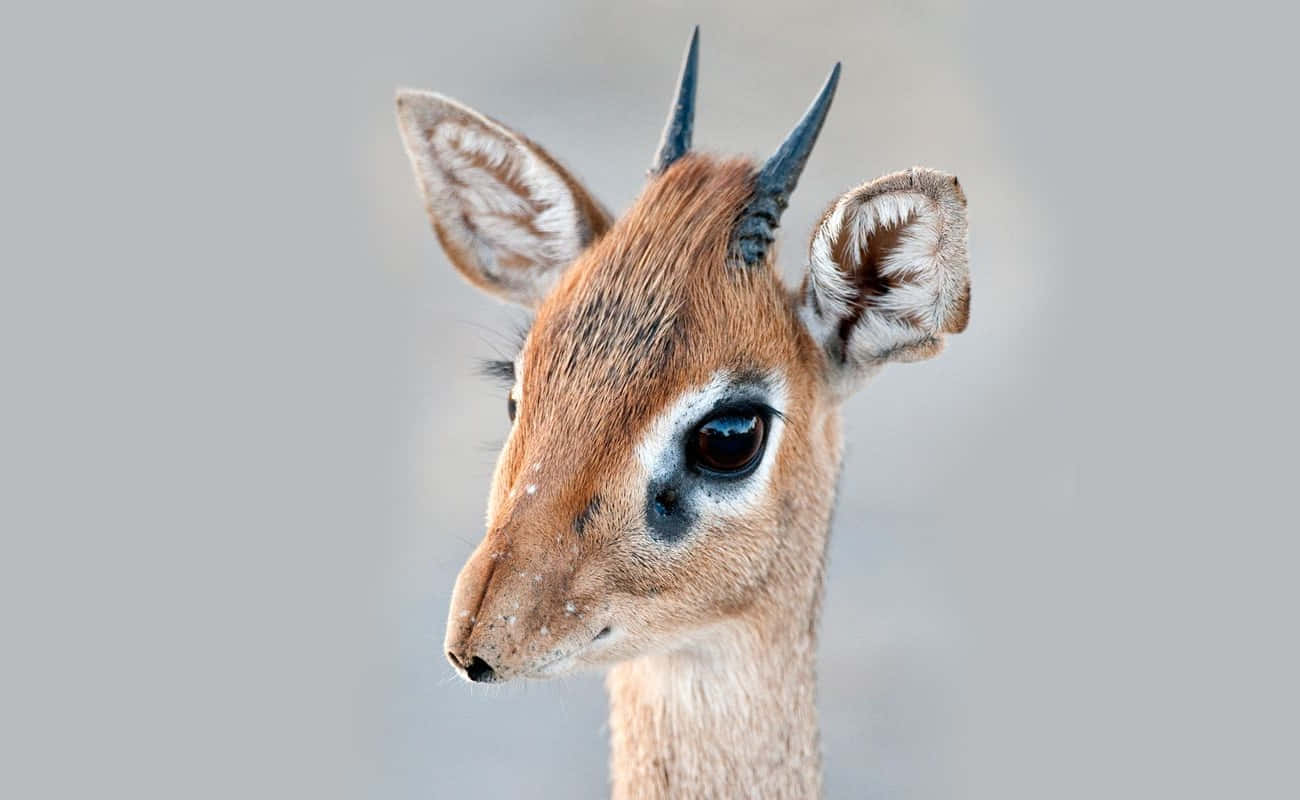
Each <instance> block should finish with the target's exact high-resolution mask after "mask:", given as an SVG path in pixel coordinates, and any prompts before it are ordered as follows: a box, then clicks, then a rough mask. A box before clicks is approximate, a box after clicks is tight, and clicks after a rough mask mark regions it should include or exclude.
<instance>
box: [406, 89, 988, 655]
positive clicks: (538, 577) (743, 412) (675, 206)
mask: <svg viewBox="0 0 1300 800" xmlns="http://www.w3.org/2000/svg"><path fill="white" fill-rule="evenodd" d="M398 106H399V119H400V122H401V125H402V132H403V136H404V138H405V140H406V144H407V148H408V151H409V153H410V155H411V159H412V163H413V165H414V167H415V169H416V173H417V178H418V179H419V182H420V186H421V188H422V189H423V191H424V195H425V200H426V205H427V208H428V210H429V213H430V215H431V217H432V220H433V223H434V227H435V229H436V230H437V231H438V233H439V236H440V238H441V239H442V241H443V243H444V245H445V246H446V250H447V252H448V255H449V256H450V257H451V259H452V261H453V263H454V264H455V265H456V266H457V268H458V269H460V270H461V271H462V272H463V273H465V274H466V275H467V276H469V277H470V279H471V280H472V281H473V282H474V283H475V284H477V285H479V286H481V287H483V288H485V289H487V290H489V291H493V292H494V293H496V294H498V295H500V296H502V297H505V298H507V299H510V300H512V301H515V302H519V303H521V304H524V305H528V306H531V307H534V308H535V309H536V318H535V321H534V323H533V326H532V329H531V331H530V332H529V334H528V336H527V338H526V340H525V343H524V345H523V349H522V351H521V352H520V353H519V355H518V356H517V357H516V359H515V360H514V364H513V372H514V377H515V383H514V387H513V388H512V389H511V398H512V400H513V401H514V407H515V408H516V409H517V412H516V414H515V418H514V422H513V427H512V430H511V433H510V436H509V439H508V440H507V442H506V445H505V448H504V450H503V452H502V454H501V457H500V460H499V462H498V465H497V469H496V475H495V478H494V480H493V485H492V489H491V493H490V496H489V501H488V530H487V534H486V536H485V538H484V539H483V541H482V543H481V544H480V545H479V547H478V548H477V549H476V550H475V551H474V553H473V555H471V557H470V559H469V562H468V563H467V564H466V566H465V568H464V570H463V571H462V572H461V575H460V578H459V579H458V581H457V584H456V588H455V591H454V594H453V598H452V606H451V611H450V617H449V621H448V629H447V640H446V647H447V652H448V654H449V658H450V659H451V661H452V662H453V663H454V664H455V665H456V666H457V668H458V669H459V670H460V671H461V672H462V673H463V674H466V675H467V676H468V677H470V678H472V679H475V680H492V679H506V678H510V677H513V676H516V675H528V676H544V675H551V674H558V673H560V672H563V671H565V670H567V669H569V668H571V667H573V666H575V665H584V664H585V665H597V664H609V663H613V662H616V661H621V660H625V659H628V658H631V657H634V656H637V655H639V654H643V653H647V652H663V651H670V650H674V649H678V648H682V647H688V646H690V644H691V642H692V641H693V640H695V639H696V638H697V637H698V636H700V635H701V634H702V633H703V632H705V631H708V630H709V629H710V628H711V627H712V626H714V625H716V624H717V623H720V622H723V621H725V620H732V619H741V620H743V619H746V618H750V617H760V616H763V615H773V614H776V615H791V614H794V615H797V614H799V613H800V611H801V609H802V610H806V609H807V608H808V607H809V604H810V603H814V602H815V594H816V592H817V591H818V587H819V585H820V580H819V579H820V573H821V562H822V552H823V549H824V544H825V526H826V520H827V518H828V516H829V512H830V506H831V502H832V494H833V491H832V490H833V485H834V481H835V476H836V472H837V470H838V465H839V424H838V404H839V402H840V400H842V399H843V397H844V395H845V394H846V393H847V391H848V390H850V389H852V388H853V387H855V386H856V385H859V384H860V383H861V382H862V381H863V380H864V378H865V377H866V376H868V375H870V374H871V373H873V372H874V371H875V370H876V369H877V368H878V367H879V365H880V364H882V363H884V362H886V361H890V360H915V359H916V358H922V357H926V356H928V355H932V354H933V353H935V352H937V351H938V349H939V347H940V346H941V344H942V339H943V335H944V334H945V333H946V332H955V331H957V330H960V329H961V327H963V326H964V324H965V314H966V303H967V298H968V290H969V282H968V278H967V275H966V264H965V216H964V214H965V200H964V196H962V195H961V192H960V189H959V188H958V187H957V184H956V181H955V179H953V178H951V177H950V176H946V175H943V174H942V173H937V172H933V171H930V170H919V169H914V170H911V171H910V172H906V173H899V174H897V175H894V176H887V177H886V178H882V179H881V180H880V181H877V182H875V183H872V184H868V185H866V186H864V187H860V188H859V189H856V190H854V191H852V192H849V193H848V194H846V195H844V197H842V198H841V199H840V200H839V201H837V202H836V204H835V205H833V206H832V208H831V210H830V211H828V212H827V216H826V218H825V219H824V220H823V222H822V224H821V225H819V227H818V230H817V231H816V233H815V234H814V238H813V245H812V248H811V255H810V263H809V273H808V276H807V278H806V279H805V282H804V286H803V287H802V288H801V289H800V290H798V291H797V292H791V291H789V290H788V289H787V288H786V287H784V286H783V284H782V282H781V280H780V277H779V275H778V273H777V270H776V269H775V268H774V266H773V264H772V259H771V255H770V254H763V257H762V258H761V260H759V261H758V262H757V263H754V264H750V265H747V264H745V263H743V261H741V260H740V259H738V258H737V255H736V254H737V249H736V248H735V246H734V244H735V242H734V237H735V233H736V228H737V221H738V220H740V219H741V218H742V217H743V216H744V215H745V214H746V213H749V212H748V210H749V209H751V208H752V203H753V201H754V198H755V187H756V183H757V182H758V178H757V176H758V175H759V171H758V168H757V167H756V166H755V165H754V164H753V163H752V162H750V161H748V160H746V159H719V158H713V157H707V156H702V155H696V154H687V155H684V156H680V157H677V158H675V160H673V161H672V162H671V163H670V164H668V165H667V166H666V167H665V168H664V169H663V170H662V171H660V172H659V173H657V174H656V175H655V176H654V177H653V178H652V180H651V182H650V183H649V185H648V186H647V187H646V189H645V190H644V192H643V193H642V195H641V197H640V198H639V199H638V200H637V201H636V203H635V204H634V205H633V207H632V208H631V210H629V211H628V212H627V214H626V215H624V216H623V218H622V219H620V220H619V221H617V222H616V223H614V224H613V226H612V227H609V228H608V230H607V231H606V230H605V228H606V226H607V222H606V220H605V217H604V215H603V212H602V211H600V210H599V209H600V206H599V205H598V204H597V203H595V202H594V201H593V200H592V199H591V198H590V197H589V195H588V194H587V193H586V192H585V191H584V190H582V189H581V187H580V186H579V184H578V183H577V182H576V180H574V179H573V178H572V176H570V175H569V174H568V173H567V172H565V171H564V170H563V169H562V168H560V167H559V166H558V165H557V164H556V162H555V161H554V160H553V159H551V158H550V156H548V155H546V154H545V153H543V152H541V151H540V149H539V148H537V146H536V145H535V144H533V143H532V142H529V141H528V140H527V139H525V138H524V137H522V136H519V135H518V134H515V133H513V132H511V131H509V130H508V129H506V128H505V127H504V126H501V125H499V124H498V123H494V122H491V121H489V120H487V119H486V118H484V117H482V116H480V115H478V114H476V113H474V112H472V111H470V110H468V109H466V108H464V107H463V106H460V105H459V104H457V103H455V102H454V101H451V100H447V99H446V98H442V97H439V96H437V95H432V94H427V93H420V92H405V93H402V94H401V95H400V96H399V99H398ZM602 232H603V233H602ZM728 415H730V416H728ZM710 419H724V420H731V421H730V422H726V423H725V424H726V425H736V424H740V423H736V422H734V420H741V421H742V422H744V421H746V420H748V422H747V423H746V424H749V425H751V429H750V431H751V433H752V431H753V430H761V431H762V433H763V434H764V436H765V438H763V442H764V444H763V445H762V447H761V449H760V451H759V455H758V456H757V457H756V458H755V459H754V460H752V461H751V462H750V464H749V466H747V467H746V469H747V470H748V472H744V473H743V474H742V473H741V472H739V471H737V472H735V473H726V474H720V473H717V472H712V471H710V470H709V469H707V468H702V467H700V465H699V464H698V463H696V462H695V461H693V460H692V459H693V458H694V457H695V456H693V455H692V453H693V452H694V451H692V450H691V448H692V447H693V446H694V445H692V442H693V441H697V440H698V438H699V437H700V436H701V435H702V433H701V431H700V427H701V425H702V424H703V423H705V422H706V421H707V420H710ZM728 430H730V429H728Z"/></svg>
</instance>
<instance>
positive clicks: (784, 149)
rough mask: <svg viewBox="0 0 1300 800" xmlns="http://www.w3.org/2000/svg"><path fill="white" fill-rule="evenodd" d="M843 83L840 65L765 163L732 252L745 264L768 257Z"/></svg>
mask: <svg viewBox="0 0 1300 800" xmlns="http://www.w3.org/2000/svg"><path fill="white" fill-rule="evenodd" d="M839 81H840V65H839V63H838V62H837V63H836V64H835V67H834V68H833V69H831V74H830V77H828V78H827V79H826V84H825V85H824V86H822V90H821V91H820V92H818V94H817V99H816V100H813V102H812V105H811V106H809V107H808V110H807V111H806V112H804V115H803V119H801V120H799V124H798V125H796V126H795V127H794V130H792V131H790V135H789V136H787V137H785V141H784V142H782V143H781V147H780V148H778V149H777V151H776V152H775V153H773V154H772V157H771V158H769V159H768V160H767V162H766V163H765V164H763V168H762V169H761V170H759V171H758V176H757V177H756V178H755V179H754V197H753V199H752V200H750V201H749V205H748V206H747V207H746V208H745V211H744V213H742V214H741V216H740V220H739V221H738V222H737V223H736V231H735V233H734V234H733V235H732V250H733V252H734V254H735V255H737V256H738V257H739V258H740V259H741V260H742V261H744V263H745V264H746V265H753V264H757V263H759V262H760V261H762V260H763V258H764V256H766V255H767V248H768V247H769V246H770V245H771V244H772V239H773V237H774V235H775V231H776V227H777V225H779V224H780V223H781V213H782V212H784V211H785V207H786V205H787V204H788V203H789V202H790V194H791V193H792V192H793V191H794V187H795V184H797V183H798V182H799V175H800V174H801V173H802V172H803V167H804V164H806V163H807V162H808V155H809V154H810V153H812V149H813V145H814V144H816V143H817V134H819V133H821V129H822V123H823V122H825V121H826V112H827V111H829V110H830V107H831V98H832V97H834V96H835V86H836V85H837V84H838V83H839Z"/></svg>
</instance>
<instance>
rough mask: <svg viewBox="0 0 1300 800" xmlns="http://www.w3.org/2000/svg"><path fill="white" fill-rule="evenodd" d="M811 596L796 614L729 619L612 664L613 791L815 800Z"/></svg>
mask: <svg viewBox="0 0 1300 800" xmlns="http://www.w3.org/2000/svg"><path fill="white" fill-rule="evenodd" d="M819 583H820V582H819ZM819 594H820V592H819V591H818V592H815V593H814V596H813V597H812V598H811V606H812V607H811V608H807V609H806V612H807V613H805V614H802V615H799V616H797V617H794V618H792V615H782V616H781V617H779V618H777V620H776V621H775V622H774V623H769V624H764V623H763V622H760V621H755V620H751V619H738V620H733V621H729V622H727V623H725V624H722V625H719V626H717V627H716V628H713V629H710V630H708V631H707V632H706V633H705V636H704V637H702V639H703V638H706V641H702V642H701V643H699V644H697V645H693V646H691V647H687V648H684V649H682V650H678V651H675V652H672V653H668V654H662V655H654V656H646V657H642V658H640V659H637V660H635V661H630V662H627V663H624V664H620V665H619V666H617V667H615V668H614V669H612V670H611V671H610V674H609V681H608V685H609V694H610V732H611V740H612V746H613V780H614V797H615V798H633V797H635V798H667V797H673V798H678V797H690V798H694V797H701V798H705V797H709V798H713V797H817V796H820V794H821V754H820V750H819V747H818V729H817V709H816V676H815V672H814V664H813V659H814V656H815V653H816V633H815V631H816V628H817V625H816V615H817V612H818V605H819V603H818V602H817V601H818V598H817V597H816V595H819ZM764 616H765V617H766V618H768V619H771V618H772V616H773V615H770V614H767V615H764Z"/></svg>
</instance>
